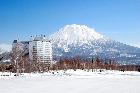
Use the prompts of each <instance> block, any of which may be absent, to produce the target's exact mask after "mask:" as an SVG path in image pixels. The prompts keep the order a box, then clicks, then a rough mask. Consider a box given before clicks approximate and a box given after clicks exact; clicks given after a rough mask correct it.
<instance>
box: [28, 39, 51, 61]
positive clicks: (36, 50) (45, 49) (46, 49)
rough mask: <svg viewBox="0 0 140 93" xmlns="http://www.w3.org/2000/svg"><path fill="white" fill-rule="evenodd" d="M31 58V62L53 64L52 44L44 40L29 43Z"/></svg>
mask: <svg viewBox="0 0 140 93" xmlns="http://www.w3.org/2000/svg"><path fill="white" fill-rule="evenodd" d="M29 57H30V59H31V61H36V62H43V63H46V64H48V63H49V64H52V44H51V42H50V41H48V40H45V39H44V38H43V39H38V40H33V41H31V42H30V43H29Z"/></svg>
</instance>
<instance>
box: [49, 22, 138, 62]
mask: <svg viewBox="0 0 140 93" xmlns="http://www.w3.org/2000/svg"><path fill="white" fill-rule="evenodd" d="M50 39H51V41H52V45H53V56H54V57H74V56H80V57H89V58H90V57H97V56H98V57H100V58H102V59H106V58H107V59H114V60H116V61H117V62H119V63H121V64H140V48H137V47H133V46H129V45H126V44H123V43H120V42H117V41H115V40H111V39H109V38H107V37H105V36H103V35H101V34H99V33H97V32H96V31H95V30H94V29H92V28H89V27H87V26H85V25H76V24H72V25H66V26H65V27H63V28H61V29H60V30H59V31H58V32H56V33H54V34H52V35H51V36H50Z"/></svg>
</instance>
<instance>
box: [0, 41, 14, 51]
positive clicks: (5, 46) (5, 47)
mask: <svg viewBox="0 0 140 93" xmlns="http://www.w3.org/2000/svg"><path fill="white" fill-rule="evenodd" d="M0 49H1V50H2V51H1V52H9V51H11V49H12V45H11V44H4V43H3V44H0Z"/></svg>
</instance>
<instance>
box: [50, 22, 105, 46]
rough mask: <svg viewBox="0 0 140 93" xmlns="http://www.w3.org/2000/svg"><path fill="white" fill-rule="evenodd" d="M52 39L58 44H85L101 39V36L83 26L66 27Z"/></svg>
mask: <svg viewBox="0 0 140 93" xmlns="http://www.w3.org/2000/svg"><path fill="white" fill-rule="evenodd" d="M51 37H52V39H53V41H54V42H57V43H58V44H63V43H66V44H67V45H69V44H77V43H81V44H85V43H88V42H89V41H93V40H98V39H103V35H101V34H99V33H97V32H96V31H95V30H94V29H91V28H88V27H87V26H85V25H76V24H72V25H66V26H65V27H63V28H61V29H60V30H59V31H58V32H57V33H55V34H53V35H52V36H51Z"/></svg>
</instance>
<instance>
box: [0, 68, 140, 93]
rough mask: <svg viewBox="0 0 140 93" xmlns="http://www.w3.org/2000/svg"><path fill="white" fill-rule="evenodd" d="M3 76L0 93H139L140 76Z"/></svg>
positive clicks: (78, 73)
mask: <svg viewBox="0 0 140 93" xmlns="http://www.w3.org/2000/svg"><path fill="white" fill-rule="evenodd" d="M8 74H9V73H0V75H1V76H0V93H140V88H139V86H140V73H139V72H119V71H105V72H86V71H81V70H78V71H73V70H69V71H66V72H65V73H64V72H63V71H59V73H57V72H55V73H54V74H51V73H43V74H24V75H22V76H19V77H15V76H13V74H12V75H11V76H5V75H8Z"/></svg>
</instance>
